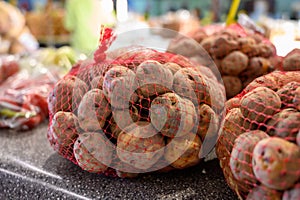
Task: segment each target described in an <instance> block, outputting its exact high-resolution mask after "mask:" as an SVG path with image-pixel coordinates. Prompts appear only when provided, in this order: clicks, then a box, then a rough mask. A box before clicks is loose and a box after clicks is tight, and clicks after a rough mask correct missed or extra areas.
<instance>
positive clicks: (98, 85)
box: [90, 75, 104, 90]
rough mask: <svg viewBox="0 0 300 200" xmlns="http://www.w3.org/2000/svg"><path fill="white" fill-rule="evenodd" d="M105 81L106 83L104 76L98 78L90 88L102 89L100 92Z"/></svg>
mask: <svg viewBox="0 0 300 200" xmlns="http://www.w3.org/2000/svg"><path fill="white" fill-rule="evenodd" d="M103 81H104V77H103V76H102V75H100V76H96V77H95V78H93V80H92V81H91V86H90V88H91V89H100V90H103Z"/></svg>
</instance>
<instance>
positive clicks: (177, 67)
mask: <svg viewBox="0 0 300 200" xmlns="http://www.w3.org/2000/svg"><path fill="white" fill-rule="evenodd" d="M163 67H165V68H168V69H169V70H170V71H171V72H172V74H173V75H174V74H175V73H176V72H177V71H178V70H180V69H181V66H180V65H178V64H176V63H173V62H167V63H165V64H164V65H163Z"/></svg>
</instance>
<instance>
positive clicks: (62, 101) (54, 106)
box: [48, 75, 88, 115]
mask: <svg viewBox="0 0 300 200" xmlns="http://www.w3.org/2000/svg"><path fill="white" fill-rule="evenodd" d="M87 90H88V86H87V84H86V83H85V82H83V81H82V80H80V79H79V78H77V77H75V76H70V75H69V76H66V77H64V78H63V79H61V80H60V81H58V82H57V83H56V85H55V86H54V88H53V90H52V91H51V92H50V94H49V96H48V108H49V113H50V114H52V115H54V114H55V113H56V112H58V111H66V112H72V111H73V112H76V109H77V108H78V106H79V103H80V101H81V98H82V97H83V95H84V94H85V93H86V92H87Z"/></svg>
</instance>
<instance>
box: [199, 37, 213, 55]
mask: <svg viewBox="0 0 300 200" xmlns="http://www.w3.org/2000/svg"><path fill="white" fill-rule="evenodd" d="M215 40H216V37H215V36H210V37H207V38H204V39H203V40H202V41H201V43H200V45H201V46H202V48H203V49H205V50H206V52H207V53H208V54H211V48H212V46H213V44H214V42H215Z"/></svg>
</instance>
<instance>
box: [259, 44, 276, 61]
mask: <svg viewBox="0 0 300 200" xmlns="http://www.w3.org/2000/svg"><path fill="white" fill-rule="evenodd" d="M257 49H258V50H259V56H261V57H264V58H269V57H271V56H272V55H274V53H275V52H274V51H275V47H274V46H273V45H272V44H267V43H259V44H258V45H257Z"/></svg>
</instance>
